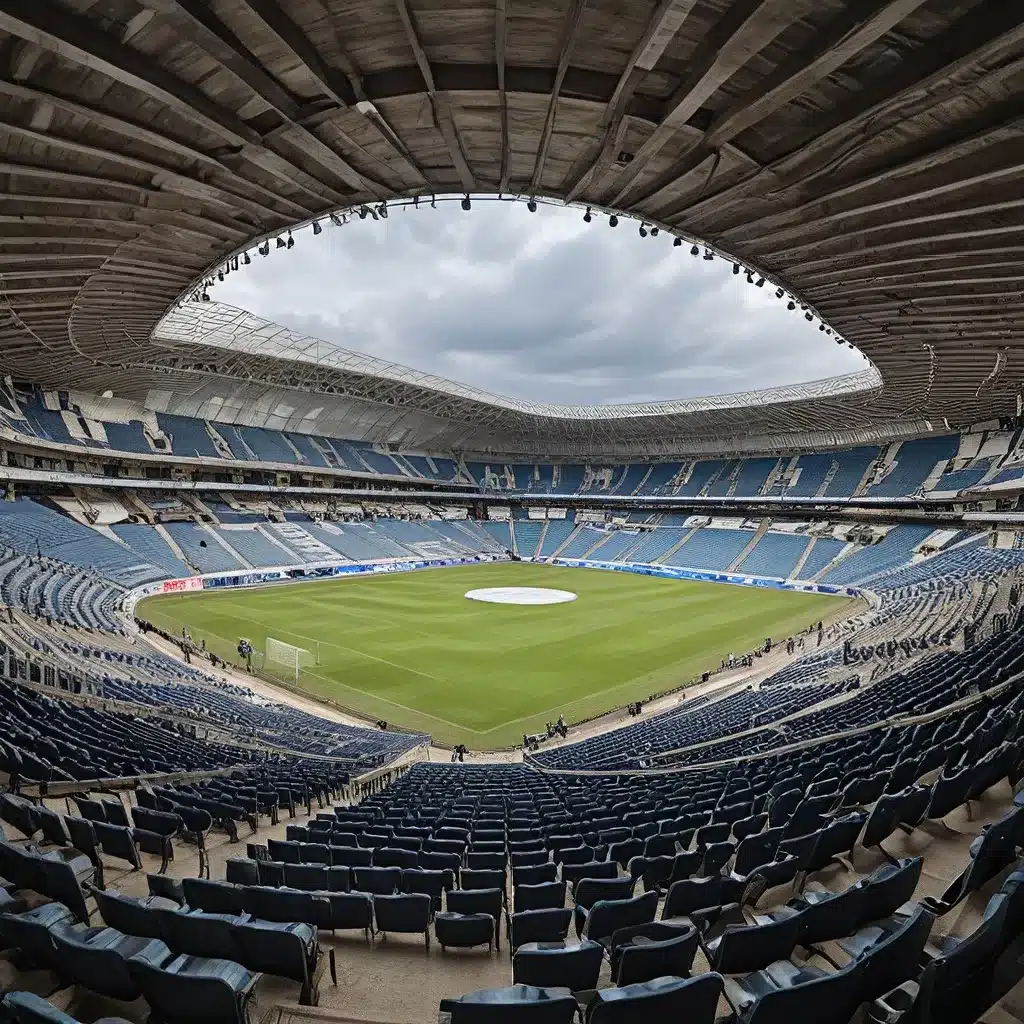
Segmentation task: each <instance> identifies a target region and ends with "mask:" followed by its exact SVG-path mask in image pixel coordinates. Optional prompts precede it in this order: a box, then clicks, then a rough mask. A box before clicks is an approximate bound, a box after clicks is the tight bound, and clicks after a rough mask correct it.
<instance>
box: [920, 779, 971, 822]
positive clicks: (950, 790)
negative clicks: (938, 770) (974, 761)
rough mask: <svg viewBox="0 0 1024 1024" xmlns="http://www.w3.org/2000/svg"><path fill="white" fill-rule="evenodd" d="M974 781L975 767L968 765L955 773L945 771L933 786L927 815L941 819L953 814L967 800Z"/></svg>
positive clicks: (935, 819) (933, 819) (932, 818)
mask: <svg viewBox="0 0 1024 1024" xmlns="http://www.w3.org/2000/svg"><path fill="white" fill-rule="evenodd" d="M973 783H974V768H973V767H971V766H968V767H967V768H964V769H962V770H961V771H959V772H956V773H955V774H953V775H946V773H945V772H943V774H942V775H940V776H939V778H938V779H936V780H935V783H934V785H933V786H932V795H931V800H930V801H929V803H928V810H927V812H926V815H925V816H926V817H927V818H929V819H930V820H932V821H937V820H940V819H942V818H944V817H946V815H947V814H951V813H952V812H953V811H955V810H956V809H957V808H958V807H959V806H960V805H961V804H965V803H966V802H967V796H968V794H969V793H970V791H971V786H972V784H973Z"/></svg>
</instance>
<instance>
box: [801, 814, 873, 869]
mask: <svg viewBox="0 0 1024 1024" xmlns="http://www.w3.org/2000/svg"><path fill="white" fill-rule="evenodd" d="M866 818H867V815H866V814H864V813H863V812H859V813H854V814H848V815H846V817H843V818H837V819H836V820H835V821H833V822H832V823H831V824H830V825H828V826H826V827H825V829H823V831H822V832H821V835H819V837H818V841H817V843H815V844H814V850H813V852H812V853H811V857H810V859H809V860H808V862H807V867H806V869H805V870H806V872H807V873H808V874H809V873H810V872H812V871H821V870H822V868H826V867H828V865H829V864H831V863H832V861H833V860H834V859H836V858H837V857H839V856H840V854H844V853H846V854H849V853H850V852H852V850H853V847H854V844H855V843H856V842H857V837H858V836H859V835H860V833H861V829H862V828H863V827H864V821H865V820H866Z"/></svg>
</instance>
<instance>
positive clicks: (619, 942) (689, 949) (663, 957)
mask: <svg viewBox="0 0 1024 1024" xmlns="http://www.w3.org/2000/svg"><path fill="white" fill-rule="evenodd" d="M638 939H639V940H640V941H637V940H638ZM697 943H698V935H697V929H696V928H694V927H693V926H689V927H685V928H676V927H673V926H669V925H665V924H661V923H660V922H657V921H654V922H651V923H650V924H644V925H636V926H635V927H632V928H619V929H617V930H616V931H614V932H612V944H611V961H612V980H613V981H614V983H615V984H616V985H634V984H637V983H638V982H641V981H653V980H654V979H655V978H668V977H674V978H686V977H689V973H690V969H691V967H692V966H693V958H694V956H695V955H696V953H697Z"/></svg>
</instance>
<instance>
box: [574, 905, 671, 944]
mask: <svg viewBox="0 0 1024 1024" xmlns="http://www.w3.org/2000/svg"><path fill="white" fill-rule="evenodd" d="M657 912H658V894H657V893H655V892H646V893H643V894H642V895H640V896H634V897H633V898H632V899H622V900H599V901H597V902H596V903H594V905H593V906H592V907H590V908H589V910H586V911H585V918H586V919H585V922H584V924H583V931H582V934H581V936H580V937H581V938H587V939H593V940H594V941H595V942H600V943H601V944H602V945H604V946H609V945H610V944H611V936H612V933H613V932H615V931H616V930H618V929H620V928H629V927H630V926H632V925H637V924H648V923H650V922H651V921H653V920H654V917H655V915H656V914H657ZM578 923H579V922H578V921H577V925H578Z"/></svg>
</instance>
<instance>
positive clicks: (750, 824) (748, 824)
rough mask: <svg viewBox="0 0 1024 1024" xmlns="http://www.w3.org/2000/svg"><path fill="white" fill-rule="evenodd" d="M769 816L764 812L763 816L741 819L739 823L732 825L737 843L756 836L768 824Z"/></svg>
mask: <svg viewBox="0 0 1024 1024" xmlns="http://www.w3.org/2000/svg"><path fill="white" fill-rule="evenodd" d="M767 822H768V814H767V812H762V813H761V814H752V815H750V816H749V817H746V818H740V819H739V821H734V822H733V823H732V837H733V839H735V840H736V842H737V843H741V842H742V841H743V840H744V839H747V838H749V837H750V836H756V835H757V834H758V833H759V832H760V831H761V830H762V829H763V828H764V826H765V825H766V824H767Z"/></svg>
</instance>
